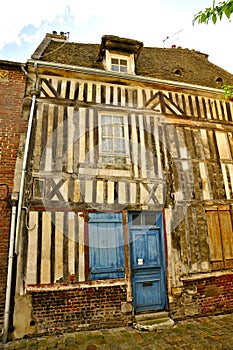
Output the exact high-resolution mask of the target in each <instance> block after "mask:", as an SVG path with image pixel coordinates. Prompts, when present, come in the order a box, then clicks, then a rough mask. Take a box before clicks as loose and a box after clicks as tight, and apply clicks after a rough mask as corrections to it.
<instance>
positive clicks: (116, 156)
mask: <svg viewBox="0 0 233 350" xmlns="http://www.w3.org/2000/svg"><path fill="white" fill-rule="evenodd" d="M99 125H100V128H99V133H100V156H101V161H102V163H105V164H127V163H128V162H129V144H128V143H129V139H128V125H127V116H125V115H118V114H105V113H101V114H100V119H99Z"/></svg>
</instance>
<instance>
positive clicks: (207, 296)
mask: <svg viewBox="0 0 233 350" xmlns="http://www.w3.org/2000/svg"><path fill="white" fill-rule="evenodd" d="M174 294H175V295H174V298H173V302H172V303H171V304H170V310H171V314H172V316H173V318H175V319H183V318H186V317H196V316H209V315H220V314H225V313H232V312H233V274H226V275H222V276H219V277H210V278H206V279H198V280H196V281H185V282H184V286H183V287H182V288H177V289H176V290H175V291H174Z"/></svg>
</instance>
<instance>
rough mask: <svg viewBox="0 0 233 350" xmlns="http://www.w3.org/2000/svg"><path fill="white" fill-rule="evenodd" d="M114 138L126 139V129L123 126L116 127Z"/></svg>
mask: <svg viewBox="0 0 233 350" xmlns="http://www.w3.org/2000/svg"><path fill="white" fill-rule="evenodd" d="M114 136H115V137H124V127H123V126H114Z"/></svg>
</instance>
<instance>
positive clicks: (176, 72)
mask: <svg viewBox="0 0 233 350" xmlns="http://www.w3.org/2000/svg"><path fill="white" fill-rule="evenodd" d="M174 74H175V75H177V76H179V77H180V76H181V71H180V70H179V69H176V70H175V71H174Z"/></svg>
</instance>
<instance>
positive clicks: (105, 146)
mask: <svg viewBox="0 0 233 350" xmlns="http://www.w3.org/2000/svg"><path fill="white" fill-rule="evenodd" d="M112 141H113V140H112V139H103V143H102V151H103V152H112V149H113V144H112Z"/></svg>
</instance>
